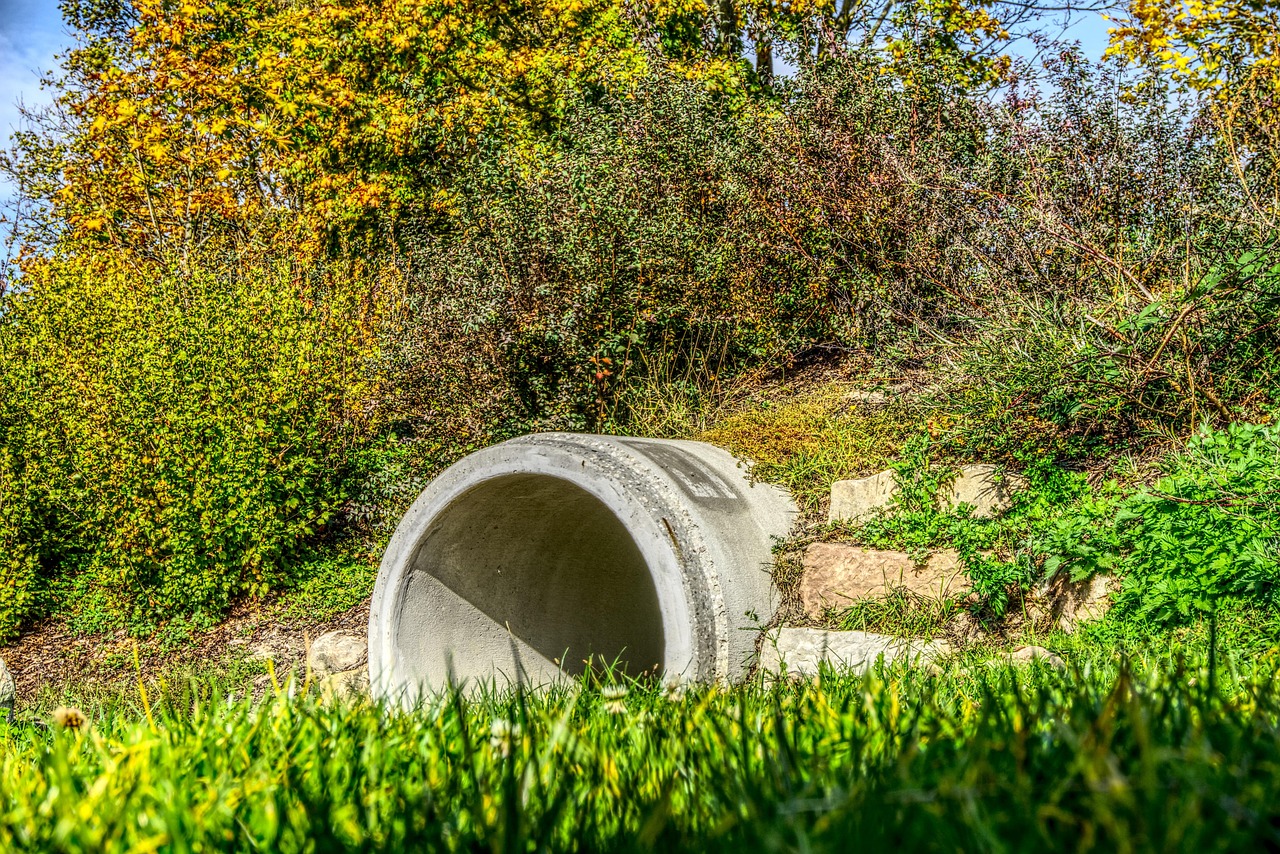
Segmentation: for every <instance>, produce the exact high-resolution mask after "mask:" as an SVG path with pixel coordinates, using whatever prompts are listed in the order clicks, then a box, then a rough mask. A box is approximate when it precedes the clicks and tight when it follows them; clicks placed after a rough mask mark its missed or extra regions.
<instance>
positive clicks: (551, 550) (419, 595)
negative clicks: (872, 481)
mask: <svg viewBox="0 0 1280 854" xmlns="http://www.w3.org/2000/svg"><path fill="white" fill-rule="evenodd" d="M795 512H796V509H795V505H794V504H793V503H792V501H791V498H790V496H788V495H787V494H786V492H784V491H783V490H780V489H778V488H776V487H772V486H767V485H764V484H751V483H749V482H748V481H747V479H746V471H745V468H744V467H743V466H742V464H741V463H739V462H738V461H736V460H735V459H734V458H733V457H732V456H730V455H729V454H728V453H726V452H725V451H723V450H721V449H719V448H716V447H713V446H711V445H706V444H703V443H701V442H675V441H664V440H656V439H633V438H624V437H614V436H590V435H577V434H568V433H544V434H536V435H530V436H523V437H521V438H518V439H512V440H511V441H508V442H503V443H502V444H500V445H494V446H493V447H490V448H486V449H485V450H483V451H479V452H477V453H475V454H472V455H471V456H469V457H467V458H465V459H464V460H462V461H461V462H459V463H457V464H456V465H454V466H452V467H451V468H449V469H448V470H447V471H445V472H444V473H443V474H441V475H440V476H439V477H438V478H436V479H435V480H434V481H433V482H432V483H431V484H430V485H429V486H428V487H427V488H426V490H424V491H423V493H422V495H421V496H419V498H418V500H417V501H415V502H414V504H413V506H412V507H411V508H410V509H409V512H408V513H406V514H405V517H404V519H402V520H401V522H400V525H399V527H398V528H397V529H396V532H395V535H394V536H393V537H392V539H391V543H390V545H389V546H388V547H387V551H386V554H385V555H384V557H383V559H382V568H381V570H380V571H379V573H378V582H377V586H376V588H375V590H374V594H373V605H372V608H371V612H370V617H369V676H370V680H371V684H372V686H373V690H374V693H375V695H378V696H383V697H388V698H391V699H395V700H400V701H405V702H412V701H413V700H414V699H415V698H416V697H418V696H419V695H421V693H422V692H423V691H424V690H425V691H430V690H432V689H438V688H440V687H442V686H444V685H445V684H447V683H448V682H450V681H451V680H452V681H453V682H459V683H460V682H463V681H466V682H468V683H470V684H473V685H474V684H476V683H496V684H497V686H498V687H504V686H507V685H511V684H522V685H529V686H535V685H542V684H546V683H548V682H551V681H554V680H555V679H557V678H559V677H561V676H563V675H576V674H579V673H581V672H582V671H583V670H584V669H585V661H586V659H587V658H588V657H591V658H592V660H594V661H596V662H602V661H603V662H617V663H619V664H620V665H621V666H623V667H625V669H626V670H627V671H628V672H629V673H633V674H635V673H640V672H644V671H650V672H655V671H656V672H661V673H662V674H664V675H665V677H666V678H668V679H678V680H694V681H721V680H728V679H732V678H734V677H737V676H740V675H741V674H742V673H743V671H744V669H745V667H746V665H747V664H748V663H749V659H750V656H751V654H752V652H753V649H754V643H755V633H754V632H752V631H750V629H751V628H752V627H753V626H754V625H755V624H756V622H757V621H764V620H767V619H768V618H769V616H770V615H771V614H772V612H773V607H774V601H773V587H772V578H771V576H770V573H769V570H770V564H771V559H770V553H771V549H772V545H773V539H774V538H775V537H783V536H785V535H786V534H787V531H788V530H789V529H790V527H791V523H792V520H793V519H794V516H795Z"/></svg>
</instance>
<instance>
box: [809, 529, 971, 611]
mask: <svg viewBox="0 0 1280 854" xmlns="http://www.w3.org/2000/svg"><path fill="white" fill-rule="evenodd" d="M802 563H803V566H804V573H803V574H802V575H801V577H800V601H801V603H802V604H803V605H804V610H805V612H806V613H807V614H809V616H811V617H813V618H814V619H818V620H820V619H822V618H823V617H824V616H825V615H826V612H827V610H828V609H831V608H847V607H849V606H850V605H852V604H853V603H854V601H856V600H858V599H883V598H885V597H886V596H888V595H889V594H890V592H892V591H893V590H894V589H897V588H904V587H905V588H906V589H907V590H908V591H910V592H912V593H914V594H916V595H918V596H924V597H927V598H931V599H943V598H947V597H954V596H958V595H960V594H961V593H962V592H963V591H964V589H965V588H966V585H967V583H968V578H967V577H966V576H965V574H964V568H963V567H962V566H961V565H960V556H959V555H958V554H956V553H955V552H954V551H950V550H948V551H942V552H938V553H936V554H934V555H931V556H930V558H929V560H928V562H926V564H925V565H924V566H923V567H916V565H915V562H914V561H912V559H911V556H910V555H908V554H907V553H906V552H895V551H879V550H876V549H864V548H861V547H860V546H851V545H847V544H845V543H814V544H813V545H811V546H809V548H807V549H805V553H804V558H803V559H802Z"/></svg>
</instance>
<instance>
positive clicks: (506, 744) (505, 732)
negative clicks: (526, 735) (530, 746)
mask: <svg viewBox="0 0 1280 854" xmlns="http://www.w3.org/2000/svg"><path fill="white" fill-rule="evenodd" d="M519 737H520V725H519V724H513V723H511V721H504V720H502V719H501V718H499V719H497V720H495V721H494V722H493V723H492V724H490V725H489V747H491V748H492V749H493V751H494V753H498V754H501V755H502V757H503V758H504V759H505V758H506V757H508V756H510V755H511V744H512V742H514V741H515V740H516V739H517V738H519Z"/></svg>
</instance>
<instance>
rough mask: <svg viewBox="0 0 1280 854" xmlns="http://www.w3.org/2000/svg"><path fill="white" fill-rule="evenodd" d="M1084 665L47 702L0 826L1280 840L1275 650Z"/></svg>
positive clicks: (405, 842) (1063, 845) (135, 846)
mask: <svg viewBox="0 0 1280 854" xmlns="http://www.w3.org/2000/svg"><path fill="white" fill-rule="evenodd" d="M1202 637H1203V635H1202ZM1078 663H1079V664H1080V665H1081V668H1080V669H1078V670H1077V671H1076V672H1074V673H1072V674H1061V673H1058V672H1057V671H1054V670H1052V669H1051V668H1044V669H1035V670H1027V669H1022V670H1008V669H1001V668H991V667H988V666H984V665H981V664H976V665H974V666H972V667H969V668H967V669H965V668H962V667H960V666H959V665H958V664H957V665H954V666H951V667H949V668H948V669H945V670H943V671H942V672H941V673H938V674H936V675H929V674H927V673H925V672H923V671H901V670H887V671H877V672H875V673H873V674H871V675H869V676H867V677H865V678H863V677H859V676H850V675H848V674H845V675H839V674H836V673H833V672H827V673H824V674H823V676H822V678H821V680H820V682H805V683H801V684H794V685H781V686H774V687H772V688H769V687H762V686H759V685H756V686H744V687H740V688H735V689H727V690H726V689H716V688H693V689H689V690H687V691H672V690H664V689H662V688H661V687H660V686H657V685H652V684H646V683H628V684H614V683H612V682H611V681H610V680H609V678H608V677H607V676H606V677H604V678H603V679H602V680H600V681H594V682H590V683H586V684H583V685H581V686H576V687H573V688H571V689H567V690H559V691H552V692H550V693H540V694H533V695H525V696H505V697H491V698H471V699H467V698H464V697H461V696H457V695H454V696H447V697H443V698H441V699H439V700H436V701H432V702H429V703H427V704H426V705H424V706H422V707H420V708H418V709H416V710H415V711H413V712H409V713H406V712H402V711H396V710H392V709H388V708H385V707H378V706H375V705H370V704H368V703H354V704H349V703H346V702H341V703H332V702H330V703H322V702H319V701H317V700H316V699H315V698H314V697H303V696H301V695H298V696H292V697H291V696H290V693H289V692H288V691H283V690H282V691H280V692H279V693H273V694H271V695H269V696H268V697H267V698H266V699H265V700H264V701H262V702H258V703H255V702H252V701H250V700H246V699H244V698H243V697H239V698H237V697H235V696H227V695H225V694H223V693H222V691H223V690H225V689H226V686H220V685H218V684H217V683H216V680H215V681H208V680H202V681H201V682H199V683H196V684H195V685H192V686H190V687H189V688H184V687H183V686H181V685H175V686H170V687H169V690H168V691H166V692H159V693H154V694H151V695H149V696H147V697H140V696H139V695H137V694H135V695H134V697H133V699H132V701H130V702H128V703H121V702H119V701H117V703H116V704H114V706H112V705H108V706H106V707H98V708H92V707H91V708H89V709H87V710H79V711H68V710H65V709H64V710H61V711H57V712H55V713H54V714H53V716H52V717H51V718H49V721H50V728H49V729H48V730H43V729H34V728H32V727H31V726H30V725H29V724H25V725H24V724H21V723H19V724H17V725H13V724H10V725H8V727H7V728H6V729H5V738H4V740H3V741H2V742H0V779H3V781H4V792H5V795H4V800H3V807H2V808H0V840H3V844H4V846H5V848H6V850H15V851H23V850H104V851H109V850H122V851H123V850H142V849H148V848H150V849H155V848H164V849H197V848H206V849H215V850H226V849H237V850H243V849H246V848H261V847H266V848H270V849H272V850H280V851H294V850H369V849H370V848H376V849H379V850H408V849H415V850H420V849H423V848H425V849H427V850H477V849H484V850H503V851H514V850H672V849H675V848H680V849H699V850H706V849H710V850H726V851H728V850H741V849H742V847H743V846H746V845H751V846H758V847H762V848H765V849H767V850H844V849H846V848H847V846H848V841H849V840H850V839H858V840H862V841H865V843H866V844H868V845H873V846H882V845H899V846H905V847H906V848H908V849H909V850H956V849H960V850H970V849H973V848H982V849H989V850H1008V851H1021V850H1116V849H1126V850H1146V849H1171V848H1172V849H1178V850H1188V849H1194V850H1215V851H1216V850H1222V851H1226V850H1240V849H1242V848H1253V847H1256V846H1263V847H1265V846H1270V845H1274V844H1275V842H1276V836H1277V829H1276V806H1275V804H1276V794H1277V792H1276V786H1277V785H1280V782H1278V781H1280V773H1277V771H1278V770H1280V769H1277V767H1276V766H1277V763H1278V762H1280V739H1278V738H1277V735H1278V733H1280V728H1278V725H1280V697H1277V695H1276V688H1275V680H1274V676H1275V668H1276V666H1277V663H1278V662H1277V659H1276V657H1275V651H1274V650H1271V651H1270V652H1268V653H1266V654H1263V655H1255V654H1249V655H1238V654H1234V653H1225V654H1224V653H1219V654H1218V656H1217V657H1214V658H1210V657H1208V656H1207V655H1206V649H1205V647H1204V646H1203V645H1201V646H1195V645H1178V644H1171V645H1165V646H1164V647H1163V648H1147V649H1146V650H1145V651H1144V652H1141V653H1138V654H1135V655H1134V656H1133V657H1132V658H1129V659H1125V660H1123V661H1121V660H1117V659H1115V658H1108V657H1106V656H1101V655H1097V654H1095V655H1093V656H1092V659H1091V660H1090V659H1089V658H1087V657H1086V658H1082V659H1081V660H1080V661H1079V662H1078ZM77 716H79V717H77ZM78 720H80V721H82V722H79V723H77V721H78ZM4 727H6V725H5V724H3V723H0V728H4Z"/></svg>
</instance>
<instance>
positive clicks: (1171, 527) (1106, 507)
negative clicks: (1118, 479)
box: [1037, 424, 1280, 625]
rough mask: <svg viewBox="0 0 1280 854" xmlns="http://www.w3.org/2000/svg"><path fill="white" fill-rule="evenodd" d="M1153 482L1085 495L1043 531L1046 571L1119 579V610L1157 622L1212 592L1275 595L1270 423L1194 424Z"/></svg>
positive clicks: (1208, 605)
mask: <svg viewBox="0 0 1280 854" xmlns="http://www.w3.org/2000/svg"><path fill="white" fill-rule="evenodd" d="M1165 468H1166V474H1165V475H1164V477H1162V478H1160V479H1159V480H1158V481H1157V482H1156V483H1155V485H1154V486H1152V487H1150V488H1143V489H1139V490H1136V491H1132V492H1127V493H1126V492H1122V491H1120V490H1119V489H1118V488H1116V487H1115V486H1112V487H1110V488H1108V489H1104V490H1102V491H1101V492H1100V493H1098V494H1091V495H1089V496H1087V497H1086V498H1085V499H1084V500H1082V501H1081V502H1080V504H1079V506H1078V507H1077V508H1075V510H1074V511H1073V512H1072V513H1070V514H1067V515H1064V516H1063V517H1062V518H1060V519H1059V520H1057V522H1056V523H1055V524H1054V525H1053V526H1052V527H1051V528H1050V529H1049V530H1047V531H1046V533H1045V535H1044V536H1043V537H1042V538H1040V539H1039V541H1038V542H1037V548H1038V549H1039V550H1041V551H1042V552H1043V553H1046V554H1048V555H1049V557H1048V558H1047V560H1046V562H1045V566H1046V571H1047V572H1049V573H1053V572H1057V571H1062V570H1067V571H1069V572H1070V573H1071V577H1072V579H1081V578H1086V577H1089V576H1091V575H1095V574H1097V573H1113V574H1117V575H1119V576H1120V577H1121V578H1122V580H1123V588H1122V590H1121V593H1120V595H1119V597H1118V599H1117V613H1118V614H1119V615H1121V616H1124V617H1127V618H1130V619H1134V620H1138V621H1149V622H1151V623H1154V624H1158V625H1167V624H1174V623H1181V622H1186V621H1187V620H1189V619H1191V618H1192V617H1194V616H1196V615H1203V614H1209V613H1212V612H1213V611H1214V610H1215V609H1216V608H1217V606H1218V603H1219V601H1221V600H1224V599H1244V600H1248V601H1250V602H1253V603H1256V604H1259V605H1267V606H1271V605H1275V604H1277V603H1278V602H1280V553H1278V550H1277V546H1276V543H1277V537H1278V536H1280V502H1277V500H1276V496H1280V426H1277V425H1275V424H1233V425H1230V426H1229V427H1227V428H1226V429H1223V430H1217V429H1213V428H1207V427H1206V428H1204V429H1202V430H1201V431H1200V432H1198V433H1197V434H1196V435H1195V436H1194V437H1193V438H1192V439H1191V441H1190V442H1189V443H1188V445H1187V448H1186V450H1185V451H1183V452H1182V453H1179V454H1176V455H1174V456H1173V457H1172V458H1171V459H1170V460H1169V461H1168V462H1167V463H1166V466H1165Z"/></svg>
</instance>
